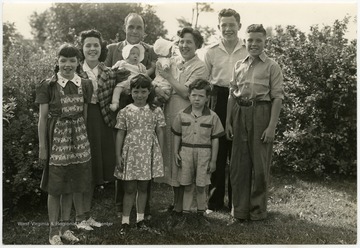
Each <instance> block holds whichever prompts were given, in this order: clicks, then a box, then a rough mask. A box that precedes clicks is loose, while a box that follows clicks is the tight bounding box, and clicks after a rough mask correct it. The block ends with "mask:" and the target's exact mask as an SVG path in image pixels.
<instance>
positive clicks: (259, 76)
mask: <svg viewBox="0 0 360 248" xmlns="http://www.w3.org/2000/svg"><path fill="white" fill-rule="evenodd" d="M254 83H255V84H261V85H263V86H266V87H267V88H269V87H270V72H267V71H264V72H260V73H255V74H254Z"/></svg>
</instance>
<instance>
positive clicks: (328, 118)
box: [267, 17, 357, 175]
mask: <svg viewBox="0 0 360 248" xmlns="http://www.w3.org/2000/svg"><path fill="white" fill-rule="evenodd" d="M348 21H349V17H345V18H344V20H343V21H335V23H334V25H333V26H332V27H330V26H325V27H323V28H322V29H319V27H318V26H314V27H312V28H311V32H310V33H309V34H308V35H307V36H306V35H305V34H304V33H302V32H300V31H299V30H297V29H296V28H295V27H294V26H288V27H286V29H285V30H284V29H282V28H281V27H276V29H275V30H276V34H275V35H273V36H272V37H271V38H270V39H269V42H268V44H267V52H268V53H269V54H270V57H273V58H274V59H275V60H276V61H278V63H279V64H280V65H281V67H282V69H283V72H284V77H285V83H284V85H285V87H284V88H285V91H286V99H285V101H284V104H283V105H284V107H283V110H282V113H281V115H280V122H279V125H278V133H277V143H276V145H275V156H274V163H275V165H276V166H277V167H281V168H290V169H291V170H295V171H311V172H316V173H322V172H327V173H340V174H352V175H355V174H356V81H357V74H356V41H355V40H354V41H351V42H348V40H347V39H345V38H344V34H345V32H346V29H347V24H348Z"/></svg>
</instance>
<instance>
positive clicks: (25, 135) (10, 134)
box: [3, 42, 54, 208]
mask: <svg viewBox="0 0 360 248" xmlns="http://www.w3.org/2000/svg"><path fill="white" fill-rule="evenodd" d="M49 51H51V49H49ZM4 58H5V56H4ZM53 58H54V55H53V54H51V53H49V52H46V51H45V50H41V49H39V48H38V47H36V46H33V45H31V44H26V43H22V44H20V42H17V43H14V44H12V46H11V47H10V48H9V52H8V54H6V58H5V59H4V61H3V113H4V115H3V194H4V198H3V199H4V201H3V204H4V207H5V208H12V206H14V205H16V204H17V203H18V202H19V200H24V201H26V202H27V203H28V204H35V203H36V202H38V201H39V200H40V198H41V197H40V196H41V191H40V189H39V185H40V179H41V173H42V168H40V166H39V165H38V136H37V122H38V106H37V104H35V83H37V82H39V81H40V80H41V79H43V78H46V77H48V76H50V74H51V70H52V68H53V65H54V63H53V62H54V60H53ZM49 73H50V74H49Z"/></svg>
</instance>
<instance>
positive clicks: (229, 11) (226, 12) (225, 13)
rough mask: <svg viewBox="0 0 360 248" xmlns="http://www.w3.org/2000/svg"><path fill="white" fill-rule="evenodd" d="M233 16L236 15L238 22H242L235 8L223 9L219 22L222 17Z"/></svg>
mask: <svg viewBox="0 0 360 248" xmlns="http://www.w3.org/2000/svg"><path fill="white" fill-rule="evenodd" d="M231 16H233V17H235V20H236V22H237V23H238V24H240V14H239V13H238V12H236V11H235V10H233V9H222V10H221V11H220V12H219V15H218V19H219V23H220V19H221V18H222V17H231Z"/></svg>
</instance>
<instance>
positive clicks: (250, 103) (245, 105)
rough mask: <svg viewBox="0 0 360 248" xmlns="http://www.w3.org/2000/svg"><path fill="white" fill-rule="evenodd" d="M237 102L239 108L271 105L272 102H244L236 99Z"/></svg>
mask: <svg viewBox="0 0 360 248" xmlns="http://www.w3.org/2000/svg"><path fill="white" fill-rule="evenodd" d="M236 102H237V104H238V105H239V106H242V107H256V106H257V105H264V104H270V103H271V102H270V101H259V100H255V99H253V100H243V99H241V98H238V99H236Z"/></svg>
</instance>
